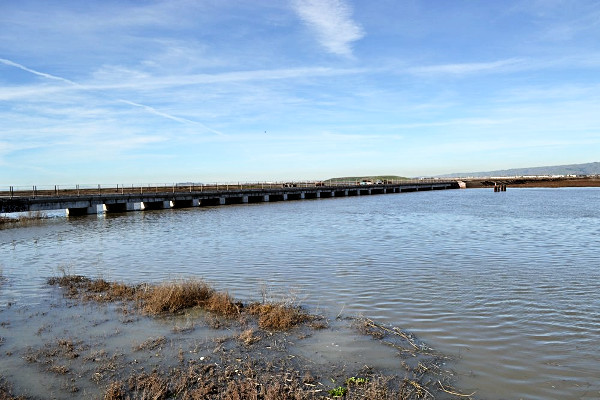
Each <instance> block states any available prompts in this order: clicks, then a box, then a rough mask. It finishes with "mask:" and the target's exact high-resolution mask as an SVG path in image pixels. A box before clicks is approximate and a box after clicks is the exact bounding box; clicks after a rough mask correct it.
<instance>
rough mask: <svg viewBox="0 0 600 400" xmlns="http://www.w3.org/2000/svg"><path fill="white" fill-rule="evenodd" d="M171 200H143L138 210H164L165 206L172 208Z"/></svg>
mask: <svg viewBox="0 0 600 400" xmlns="http://www.w3.org/2000/svg"><path fill="white" fill-rule="evenodd" d="M172 207H173V202H172V201H170V200H166V201H163V200H161V201H143V202H142V203H141V204H140V210H164V209H165V208H172Z"/></svg>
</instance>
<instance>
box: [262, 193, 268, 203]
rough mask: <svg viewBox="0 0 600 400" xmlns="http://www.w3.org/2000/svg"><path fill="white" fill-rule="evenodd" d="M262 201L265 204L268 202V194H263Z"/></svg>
mask: <svg viewBox="0 0 600 400" xmlns="http://www.w3.org/2000/svg"><path fill="white" fill-rule="evenodd" d="M263 201H264V202H265V203H267V202H269V195H268V194H265V195H264V196H263Z"/></svg>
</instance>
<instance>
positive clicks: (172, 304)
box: [143, 279, 214, 314]
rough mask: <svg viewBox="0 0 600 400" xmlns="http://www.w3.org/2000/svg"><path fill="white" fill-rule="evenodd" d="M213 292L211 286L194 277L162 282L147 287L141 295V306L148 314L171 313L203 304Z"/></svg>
mask: <svg viewBox="0 0 600 400" xmlns="http://www.w3.org/2000/svg"><path fill="white" fill-rule="evenodd" d="M213 294H214V289H213V288H211V287H210V286H209V285H208V284H206V283H205V282H202V281H199V280H195V279H190V280H186V281H181V282H171V283H164V284H160V285H158V286H151V287H149V288H148V290H147V291H146V293H145V294H144V295H143V303H144V307H143V308H144V311H146V312H147V313H149V314H161V313H164V312H171V313H173V312H177V311H181V310H183V309H186V308H191V307H195V306H199V305H204V304H206V302H207V301H208V300H209V299H210V297H211V296H212V295H213Z"/></svg>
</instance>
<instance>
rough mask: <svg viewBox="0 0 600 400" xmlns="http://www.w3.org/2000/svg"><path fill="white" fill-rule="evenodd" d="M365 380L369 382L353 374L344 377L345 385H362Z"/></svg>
mask: <svg viewBox="0 0 600 400" xmlns="http://www.w3.org/2000/svg"><path fill="white" fill-rule="evenodd" d="M367 382H369V379H367V378H357V377H355V376H353V377H351V378H348V379H346V385H364V384H365V383H367Z"/></svg>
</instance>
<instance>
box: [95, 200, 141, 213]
mask: <svg viewBox="0 0 600 400" xmlns="http://www.w3.org/2000/svg"><path fill="white" fill-rule="evenodd" d="M102 208H103V209H104V212H106V213H121V212H127V211H140V210H142V203H141V202H140V203H114V204H104V205H103V207H102Z"/></svg>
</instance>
